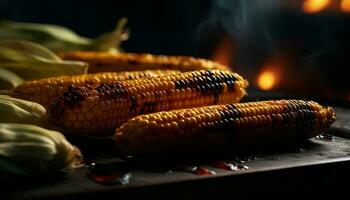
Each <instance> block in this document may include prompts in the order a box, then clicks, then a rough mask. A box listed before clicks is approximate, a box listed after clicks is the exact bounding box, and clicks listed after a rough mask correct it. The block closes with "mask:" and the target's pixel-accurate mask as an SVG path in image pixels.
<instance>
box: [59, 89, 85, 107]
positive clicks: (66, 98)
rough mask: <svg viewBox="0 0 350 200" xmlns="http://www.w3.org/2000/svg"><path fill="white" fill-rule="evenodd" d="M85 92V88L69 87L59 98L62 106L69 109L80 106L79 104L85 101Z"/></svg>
mask: <svg viewBox="0 0 350 200" xmlns="http://www.w3.org/2000/svg"><path fill="white" fill-rule="evenodd" d="M87 90H88V88H86V87H76V86H74V85H71V86H69V88H68V91H67V92H65V93H64V94H63V95H62V96H61V98H62V100H63V102H64V105H65V106H68V107H70V108H73V107H75V106H77V105H80V103H81V102H82V101H84V100H85V99H86V96H87V93H86V91H87Z"/></svg>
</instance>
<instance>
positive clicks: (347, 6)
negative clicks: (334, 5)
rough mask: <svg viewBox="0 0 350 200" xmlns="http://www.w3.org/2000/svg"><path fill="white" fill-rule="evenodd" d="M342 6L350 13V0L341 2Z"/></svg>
mask: <svg viewBox="0 0 350 200" xmlns="http://www.w3.org/2000/svg"><path fill="white" fill-rule="evenodd" d="M340 8H341V10H342V11H343V12H345V13H350V0H342V1H341V3H340Z"/></svg>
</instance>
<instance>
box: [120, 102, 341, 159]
mask: <svg viewBox="0 0 350 200" xmlns="http://www.w3.org/2000/svg"><path fill="white" fill-rule="evenodd" d="M335 119H336V116H335V113H334V111H333V110H332V108H330V107H322V106H321V105H319V104H318V103H316V102H312V101H301V100H278V101H262V102H250V103H236V104H226V105H212V106H205V107H198V108H192V109H181V110H173V111H168V112H159V113H153V114H147V115H141V116H138V117H136V118H133V119H130V120H129V121H128V122H127V123H125V124H123V125H122V126H121V127H120V128H118V129H117V130H116V133H115V136H114V139H115V142H116V144H117V146H118V148H119V149H121V150H123V151H124V153H126V154H132V155H137V156H158V155H164V154H166V155H172V154H180V155H188V154H189V153H194V154H196V153H198V154H200V153H208V152H209V153H218V152H222V151H225V152H227V151H228V152H230V151H234V150H235V149H240V148H247V147H248V148H249V147H264V146H266V145H276V144H279V145H282V144H284V143H295V142H299V141H302V140H306V139H308V138H310V137H314V136H316V135H318V134H319V133H321V132H322V131H324V130H325V129H327V128H328V127H329V126H330V125H331V124H332V123H333V122H334V121H335Z"/></svg>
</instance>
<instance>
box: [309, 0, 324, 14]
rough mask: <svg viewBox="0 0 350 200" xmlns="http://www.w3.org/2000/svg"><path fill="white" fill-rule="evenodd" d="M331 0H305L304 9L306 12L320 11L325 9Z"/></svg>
mask: <svg viewBox="0 0 350 200" xmlns="http://www.w3.org/2000/svg"><path fill="white" fill-rule="evenodd" d="M330 2H331V1H330V0H304V3H303V11H304V12H306V13H318V12H321V11H322V10H323V9H325V8H326V7H327V6H328V5H329V3H330Z"/></svg>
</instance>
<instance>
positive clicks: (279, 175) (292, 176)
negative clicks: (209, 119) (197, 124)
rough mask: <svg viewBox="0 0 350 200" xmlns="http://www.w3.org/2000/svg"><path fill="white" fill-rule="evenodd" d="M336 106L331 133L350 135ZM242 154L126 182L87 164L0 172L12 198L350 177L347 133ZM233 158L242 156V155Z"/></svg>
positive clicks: (220, 190)
mask: <svg viewBox="0 0 350 200" xmlns="http://www.w3.org/2000/svg"><path fill="white" fill-rule="evenodd" d="M336 112H337V115H338V122H337V123H335V124H334V126H333V128H332V129H331V130H330V131H328V132H327V133H328V134H333V132H334V133H335V134H336V135H340V136H343V137H348V136H350V135H349V134H348V133H349V129H348V128H349V126H350V120H349V113H350V112H349V110H347V109H336ZM347 131H348V132H347ZM242 158H243V159H244V160H245V163H244V164H245V165H246V166H249V169H247V170H238V171H227V170H222V169H217V168H213V167H212V166H211V165H207V163H208V162H207V161H206V162H203V163H200V162H196V164H198V165H200V166H204V167H208V168H209V169H212V170H214V171H215V172H216V175H211V176H198V175H195V174H191V173H188V172H179V171H165V172H151V171H149V170H147V169H143V168H142V167H140V168H138V169H135V170H131V174H132V178H131V181H130V183H129V184H126V185H118V184H117V185H108V186H105V185H101V184H98V183H95V182H93V181H91V180H90V179H89V178H87V173H88V171H89V170H88V168H87V167H83V168H79V169H76V170H71V171H68V172H67V173H60V174H56V175H53V176H49V177H40V178H36V179H29V180H28V179H25V180H24V179H23V180H21V179H17V178H16V179H13V180H11V179H3V180H2V179H1V178H0V183H1V185H2V187H3V190H2V191H1V193H3V195H5V197H7V198H10V199H39V198H61V197H65V198H72V199H76V198H78V197H79V198H85V197H90V198H101V197H103V196H107V195H116V196H115V197H116V198H118V197H124V196H126V197H133V196H135V195H147V196H148V197H153V198H160V199H162V198H165V197H166V198H167V199H175V198H179V197H181V198H182V197H183V195H184V193H186V195H185V196H187V197H189V198H192V197H202V196H206V197H210V196H214V197H218V195H219V196H220V195H223V194H231V193H232V192H234V194H235V195H241V196H243V195H247V194H246V192H247V191H255V192H259V191H260V192H261V191H262V190H263V191H269V190H275V189H276V188H279V191H283V189H286V188H285V187H297V186H298V187H299V186H300V187H301V189H305V190H306V191H309V189H308V188H309V187H311V188H313V186H318V184H320V185H319V186H318V187H321V188H322V187H323V186H325V185H327V184H329V181H331V182H332V181H334V183H335V182H337V181H339V179H341V178H348V177H350V173H349V172H348V171H349V170H348V169H349V168H350V140H349V139H347V138H342V137H334V139H333V141H328V140H321V139H315V138H314V139H311V140H310V141H308V142H307V143H305V144H303V145H301V146H299V147H297V148H287V149H284V150H280V151H279V152H274V153H271V152H270V153H253V154H249V155H244V156H243V157H242ZM234 159H237V156H235V157H234ZM95 161H96V162H99V163H110V165H113V166H116V167H118V165H119V164H123V163H125V161H122V160H120V159H118V158H112V157H110V156H108V155H107V156H106V155H105V156H100V157H97V158H96V159H95ZM299 189H300V188H299ZM248 193H249V192H248ZM291 195H292V194H291Z"/></svg>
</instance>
